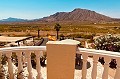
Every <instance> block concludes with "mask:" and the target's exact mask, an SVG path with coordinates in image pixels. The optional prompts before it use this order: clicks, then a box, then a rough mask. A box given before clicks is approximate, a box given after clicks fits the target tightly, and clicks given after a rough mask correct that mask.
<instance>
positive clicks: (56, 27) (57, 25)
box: [54, 23, 61, 39]
mask: <svg viewBox="0 0 120 79" xmlns="http://www.w3.org/2000/svg"><path fill="white" fill-rule="evenodd" d="M60 28H61V26H60V24H58V23H56V25H55V27H54V29H55V30H56V31H57V39H58V33H59V31H60Z"/></svg>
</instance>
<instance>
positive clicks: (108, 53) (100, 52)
mask: <svg viewBox="0 0 120 79" xmlns="http://www.w3.org/2000/svg"><path fill="white" fill-rule="evenodd" d="M80 52H82V53H84V52H85V53H88V54H98V55H105V56H112V57H120V52H113V51H106V50H96V49H88V48H78V49H77V53H80Z"/></svg>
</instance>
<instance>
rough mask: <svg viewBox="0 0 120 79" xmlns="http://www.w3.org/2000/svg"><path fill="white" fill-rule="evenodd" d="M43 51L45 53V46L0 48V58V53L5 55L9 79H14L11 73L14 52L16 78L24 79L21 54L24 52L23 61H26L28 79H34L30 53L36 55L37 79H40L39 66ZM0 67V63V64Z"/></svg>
mask: <svg viewBox="0 0 120 79" xmlns="http://www.w3.org/2000/svg"><path fill="white" fill-rule="evenodd" d="M43 51H46V47H45V46H21V47H7V48H0V58H1V56H2V53H3V54H5V55H6V57H7V59H8V60H7V61H8V73H9V79H14V78H15V76H14V73H13V65H12V60H11V59H12V58H11V56H12V52H15V53H16V55H17V59H18V72H17V73H18V74H19V75H18V77H17V78H19V79H24V76H23V75H24V74H23V73H22V71H23V55H22V53H23V52H24V54H25V56H24V57H25V59H27V70H28V73H29V76H28V79H36V78H33V74H32V65H31V52H32V53H34V52H35V55H36V64H37V65H36V69H37V73H38V75H37V79H41V78H42V76H41V71H40V70H41V65H40V56H41V55H42V53H43ZM0 67H1V63H0ZM15 79H16V78H15Z"/></svg>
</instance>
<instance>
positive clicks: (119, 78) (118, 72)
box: [114, 58, 120, 79]
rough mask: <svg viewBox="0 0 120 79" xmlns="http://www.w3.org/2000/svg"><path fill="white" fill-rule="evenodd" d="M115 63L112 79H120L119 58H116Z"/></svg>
mask: <svg viewBox="0 0 120 79" xmlns="http://www.w3.org/2000/svg"><path fill="white" fill-rule="evenodd" d="M116 61H117V69H116V73H115V78H114V79H120V58H117V59H116Z"/></svg>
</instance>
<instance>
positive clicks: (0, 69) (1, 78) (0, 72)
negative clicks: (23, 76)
mask: <svg viewBox="0 0 120 79" xmlns="http://www.w3.org/2000/svg"><path fill="white" fill-rule="evenodd" d="M1 58H2V52H0V79H5V75H4V71H3V65H2V63H1V61H2V59H1Z"/></svg>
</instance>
